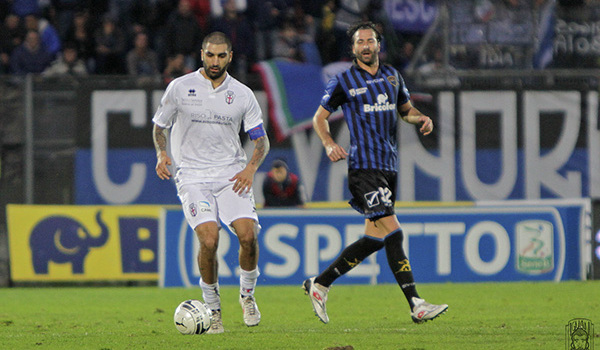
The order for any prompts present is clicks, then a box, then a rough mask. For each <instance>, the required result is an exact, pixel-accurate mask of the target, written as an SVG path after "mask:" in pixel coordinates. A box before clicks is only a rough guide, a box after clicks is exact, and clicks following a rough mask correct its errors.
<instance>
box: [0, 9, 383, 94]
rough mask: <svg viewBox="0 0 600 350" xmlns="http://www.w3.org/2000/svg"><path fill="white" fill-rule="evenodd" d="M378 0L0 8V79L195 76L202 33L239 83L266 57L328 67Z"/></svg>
mask: <svg viewBox="0 0 600 350" xmlns="http://www.w3.org/2000/svg"><path fill="white" fill-rule="evenodd" d="M384 15H385V14H384V13H383V0H328V1H321V0H269V1H265V0H0V20H1V22H2V28H1V29H0V75H1V74H12V75H24V74H27V73H40V74H42V75H51V76H55V75H61V74H72V75H81V74H121V75H132V76H147V77H153V78H157V77H158V78H162V79H163V80H164V82H165V83H168V82H169V81H171V80H172V79H173V78H175V77H177V76H180V75H182V74H184V73H186V72H189V71H192V70H195V69H197V67H198V66H199V65H200V64H201V62H199V55H200V49H201V43H202V40H203V38H204V36H205V35H207V34H208V33H210V32H212V31H222V32H224V33H225V34H227V35H228V36H229V37H230V38H232V41H233V51H234V54H235V59H234V60H233V66H232V67H230V71H231V72H232V74H234V76H236V77H237V78H238V79H240V80H242V81H245V80H246V75H247V74H248V73H249V72H250V71H251V69H252V64H253V63H255V62H257V61H261V60H265V59H270V58H275V57H278V58H286V59H290V60H297V61H304V62H315V63H319V64H327V63H329V62H334V61H339V60H344V59H349V56H348V55H349V50H346V49H347V48H346V47H340V45H336V43H338V42H342V40H343V38H344V35H345V31H346V29H347V28H348V26H349V25H350V24H351V23H353V22H355V21H357V20H361V19H369V20H373V21H375V22H380V23H381V21H378V19H381V18H382V16H384Z"/></svg>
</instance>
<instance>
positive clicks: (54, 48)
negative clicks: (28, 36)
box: [23, 14, 61, 58]
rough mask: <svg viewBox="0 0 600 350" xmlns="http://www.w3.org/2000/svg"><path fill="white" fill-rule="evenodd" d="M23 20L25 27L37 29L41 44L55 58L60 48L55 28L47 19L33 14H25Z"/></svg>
mask: <svg viewBox="0 0 600 350" xmlns="http://www.w3.org/2000/svg"><path fill="white" fill-rule="evenodd" d="M23 20H24V24H25V29H27V30H35V31H37V32H38V33H39V34H40V40H41V41H42V45H43V46H44V48H45V49H46V51H48V52H49V53H50V54H51V55H52V58H55V57H56V55H57V54H58V52H59V51H60V49H61V40H60V37H59V36H58V32H57V31H56V28H54V26H53V25H52V24H50V22H48V20H47V19H45V18H42V17H39V16H38V15H35V14H31V15H27V16H25V18H24V19H23Z"/></svg>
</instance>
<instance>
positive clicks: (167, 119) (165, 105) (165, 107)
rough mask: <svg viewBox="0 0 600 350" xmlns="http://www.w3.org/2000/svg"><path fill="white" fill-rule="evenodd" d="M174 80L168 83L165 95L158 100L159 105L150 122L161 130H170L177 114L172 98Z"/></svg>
mask: <svg viewBox="0 0 600 350" xmlns="http://www.w3.org/2000/svg"><path fill="white" fill-rule="evenodd" d="M174 83H175V80H173V81H172V82H170V83H169V85H168V86H167V89H166V90H165V93H164V94H163V96H162V98H161V99H160V105H159V106H158V109H157V110H156V113H155V114H154V118H152V121H153V122H154V124H156V125H158V126H160V127H161V128H165V129H166V128H170V127H171V126H173V120H174V119H175V116H176V114H177V101H176V99H175V97H174V96H173V91H174V90H175V89H174V87H173V86H174V85H175V84H174Z"/></svg>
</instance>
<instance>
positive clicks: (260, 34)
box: [247, 0, 286, 61]
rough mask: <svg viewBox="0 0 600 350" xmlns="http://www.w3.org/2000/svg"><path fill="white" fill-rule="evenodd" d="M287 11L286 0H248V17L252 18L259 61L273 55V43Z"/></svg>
mask: <svg viewBox="0 0 600 350" xmlns="http://www.w3.org/2000/svg"><path fill="white" fill-rule="evenodd" d="M285 12H286V2H285V0H271V1H264V0H248V11H247V14H248V18H251V19H252V28H253V32H254V40H255V43H256V48H255V54H256V60H257V61H264V60H268V59H271V58H272V57H273V43H274V42H275V41H276V40H277V30H278V28H279V27H280V26H281V25H282V23H283V19H284V17H285Z"/></svg>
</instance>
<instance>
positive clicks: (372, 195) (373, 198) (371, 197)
mask: <svg viewBox="0 0 600 350" xmlns="http://www.w3.org/2000/svg"><path fill="white" fill-rule="evenodd" d="M365 199H366V200H367V205H368V206H369V208H373V207H376V206H378V205H379V192H377V191H373V192H369V193H365Z"/></svg>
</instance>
